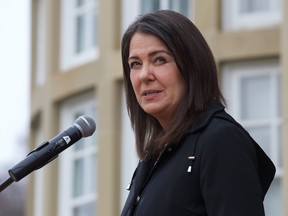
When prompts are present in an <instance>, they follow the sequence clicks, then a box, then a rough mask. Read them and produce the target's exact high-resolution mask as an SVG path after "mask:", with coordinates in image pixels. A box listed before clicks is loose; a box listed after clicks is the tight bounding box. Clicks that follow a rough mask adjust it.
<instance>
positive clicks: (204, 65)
mask: <svg viewBox="0 0 288 216" xmlns="http://www.w3.org/2000/svg"><path fill="white" fill-rule="evenodd" d="M136 32H138V33H144V34H150V35H154V36H155V37H157V38H158V39H160V40H161V41H162V42H163V43H164V44H165V45H166V46H167V48H168V50H169V51H170V52H171V54H172V56H173V57H174V59H175V62H176V64H177V67H178V69H179V71H180V73H181V75H182V76H183V77H184V81H185V92H186V93H185V95H184V97H183V98H182V99H181V100H180V103H179V105H178V108H177V111H176V113H177V115H175V116H174V117H173V121H172V124H171V125H170V128H169V129H168V130H166V131H165V132H164V131H163V129H162V127H161V126H160V124H159V122H158V121H157V120H156V119H155V118H154V117H152V116H151V115H149V114H147V113H146V112H144V110H143V109H142V108H141V107H140V105H139V104H138V102H137V99H136V96H135V93H134V90H133V87H132V84H131V80H130V68H129V64H128V57H129V52H130V41H131V38H132V37H133V35H134V34H135V33H136ZM121 51H122V64H123V75H124V85H125V93H126V103H127V109H128V113H129V116H130V120H131V124H132V128H133V129H134V132H135V136H136V148H137V153H138V155H139V157H140V159H143V158H144V157H145V155H146V154H147V153H149V155H151V156H154V157H156V156H157V155H158V154H159V152H160V151H161V149H162V148H163V146H164V145H165V144H167V143H170V144H177V142H179V141H180V139H181V138H182V137H183V136H184V134H185V133H186V132H187V130H188V128H189V127H190V126H191V124H192V123H193V121H195V119H196V118H197V117H198V116H199V115H200V114H201V113H202V112H203V111H204V110H205V108H206V107H207V105H208V103H209V102H211V101H212V100H216V101H218V102H220V103H222V104H225V101H224V98H223V96H222V94H221V91H220V89H219V85H218V79H217V69H216V64H215V60H214V57H213V54H212V52H211V50H210V48H209V46H208V44H207V42H206V41H205V39H204V37H203V36H202V34H201V33H200V31H199V30H198V28H197V27H196V26H195V25H194V24H193V23H192V22H191V21H190V20H189V19H188V18H187V17H185V16H183V15H181V14H179V13H177V12H174V11H168V10H160V11H156V12H152V13H148V14H145V15H142V16H139V17H138V18H137V20H136V21H135V22H133V23H132V24H131V25H130V26H129V27H128V29H127V30H126V32H125V33H124V35H123V38H122V43H121Z"/></svg>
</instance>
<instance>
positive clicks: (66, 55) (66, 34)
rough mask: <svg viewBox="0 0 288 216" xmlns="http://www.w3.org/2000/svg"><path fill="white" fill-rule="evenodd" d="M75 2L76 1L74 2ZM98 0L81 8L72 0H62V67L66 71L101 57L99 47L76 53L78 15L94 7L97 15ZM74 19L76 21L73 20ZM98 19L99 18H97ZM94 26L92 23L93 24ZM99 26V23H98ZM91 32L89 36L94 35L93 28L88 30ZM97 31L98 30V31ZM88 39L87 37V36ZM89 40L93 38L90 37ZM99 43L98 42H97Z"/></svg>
mask: <svg viewBox="0 0 288 216" xmlns="http://www.w3.org/2000/svg"><path fill="white" fill-rule="evenodd" d="M74 3H75V2H74ZM98 7H99V2H98V0H95V1H91V2H90V4H87V5H85V6H84V7H83V9H82V8H80V9H79V10H76V9H75V7H74V4H73V3H72V4H71V1H70V0H61V22H60V40H61V43H60V69H61V71H62V72H65V71H67V70H69V69H71V68H74V67H77V66H80V65H82V64H86V63H89V62H91V61H95V60H96V59H98V58H99V47H98V44H96V47H90V48H89V49H86V50H84V51H83V52H81V53H76V52H75V49H76V47H75V46H76V36H77V34H76V27H75V26H76V18H75V17H76V15H77V14H79V12H80V11H81V10H87V8H90V9H91V8H92V9H95V10H96V16H98ZM73 20H74V22H73ZM96 20H97V19H96ZM91 26H92V25H91ZM96 28H97V25H96ZM89 31H90V33H88V34H86V35H88V36H89V37H90V36H91V35H92V32H91V31H92V29H90V30H88V32H89ZM96 33H97V31H96ZM86 40H87V38H86ZM88 40H91V39H90V38H89V39H88ZM96 43H97V42H96Z"/></svg>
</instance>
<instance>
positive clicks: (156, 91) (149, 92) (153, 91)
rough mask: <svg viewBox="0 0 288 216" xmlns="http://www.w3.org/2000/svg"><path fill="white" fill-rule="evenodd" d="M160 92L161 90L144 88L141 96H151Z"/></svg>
mask: <svg viewBox="0 0 288 216" xmlns="http://www.w3.org/2000/svg"><path fill="white" fill-rule="evenodd" d="M160 92H161V91H160V90H146V91H143V93H142V96H153V95H156V94H159V93H160Z"/></svg>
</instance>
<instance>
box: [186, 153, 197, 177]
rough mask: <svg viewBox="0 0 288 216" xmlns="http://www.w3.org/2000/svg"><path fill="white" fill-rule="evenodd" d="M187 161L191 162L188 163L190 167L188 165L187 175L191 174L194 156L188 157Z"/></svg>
mask: <svg viewBox="0 0 288 216" xmlns="http://www.w3.org/2000/svg"><path fill="white" fill-rule="evenodd" d="M188 160H190V161H191V162H190V165H189V167H188V169H187V172H188V173H191V171H192V162H193V161H195V160H196V157H195V156H194V155H192V156H189V157H188Z"/></svg>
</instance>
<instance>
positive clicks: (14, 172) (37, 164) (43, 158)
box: [0, 116, 96, 192]
mask: <svg viewBox="0 0 288 216" xmlns="http://www.w3.org/2000/svg"><path fill="white" fill-rule="evenodd" d="M95 129H96V124H95V122H94V120H93V119H92V118H90V117H89V116H80V117H78V118H77V119H76V120H75V122H74V123H73V125H72V126H70V127H69V128H67V129H66V130H64V131H63V132H61V133H60V134H58V135H57V136H55V137H54V138H52V139H51V140H49V141H47V142H44V143H42V144H41V145H40V146H39V147H37V148H36V149H34V150H33V151H32V152H30V153H29V154H28V155H27V157H26V158H25V159H24V160H22V161H21V162H20V163H18V164H17V165H15V166H14V167H13V168H11V169H10V170H9V171H8V173H9V175H10V181H8V180H6V181H8V183H6V185H7V184H9V182H13V181H16V182H18V181H20V180H21V179H22V178H24V177H25V176H27V175H28V174H30V173H31V172H33V171H34V170H37V169H40V168H41V167H43V166H45V165H46V164H48V163H49V162H51V161H52V160H54V159H55V158H56V157H57V156H58V154H59V153H61V152H62V151H64V150H65V149H67V148H68V147H70V146H71V145H73V144H74V143H75V142H77V141H79V140H80V139H81V138H82V137H88V136H91V135H92V134H93V133H94V131H95ZM11 178H12V179H11ZM12 180H13V181H12ZM4 183H5V182H4ZM6 187H7V186H6ZM0 188H1V185H0ZM0 192H1V190H0Z"/></svg>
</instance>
